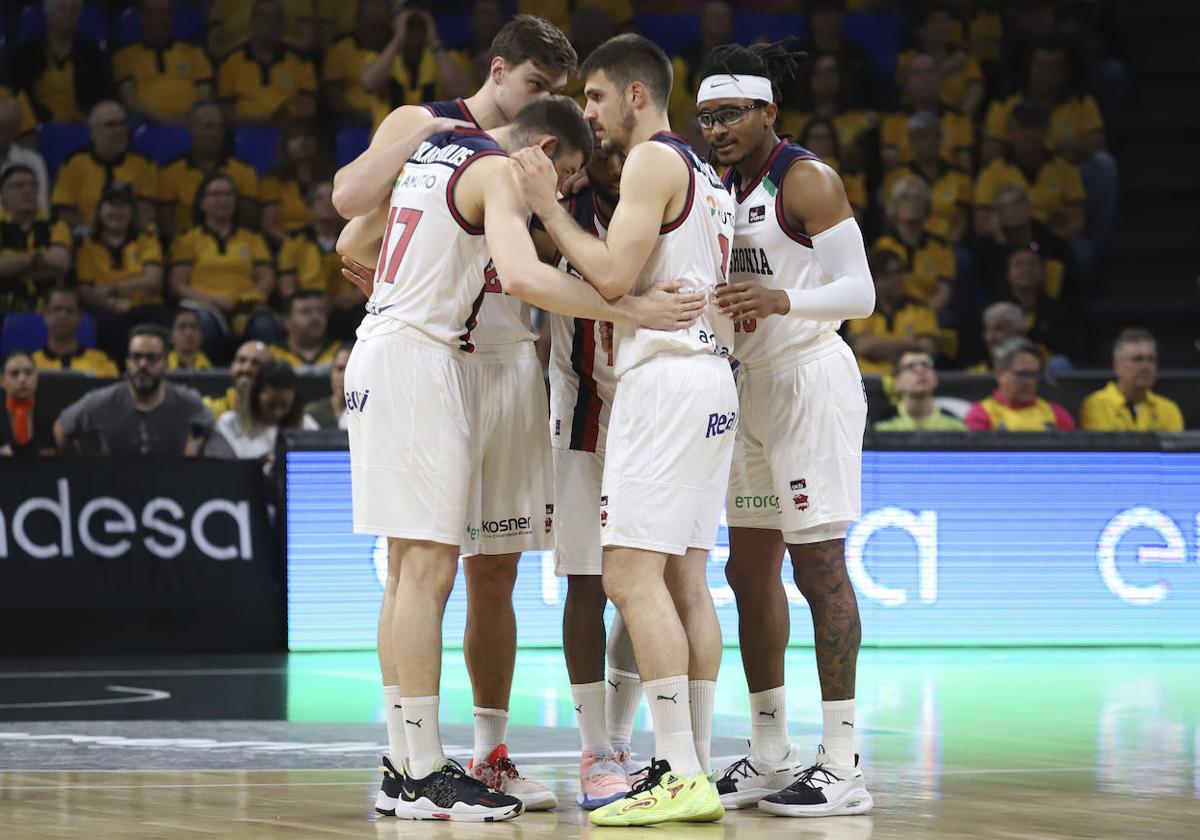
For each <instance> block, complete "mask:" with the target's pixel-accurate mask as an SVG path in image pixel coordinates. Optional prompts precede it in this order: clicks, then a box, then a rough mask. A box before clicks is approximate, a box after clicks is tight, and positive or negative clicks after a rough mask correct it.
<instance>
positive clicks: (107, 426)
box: [54, 324, 213, 457]
mask: <svg viewBox="0 0 1200 840" xmlns="http://www.w3.org/2000/svg"><path fill="white" fill-rule="evenodd" d="M168 350H170V340H169V338H168V335H167V331H166V330H165V329H163V328H162V327H159V326H156V325H151V324H143V325H141V326H137V327H134V328H133V329H132V330H130V332H129V354H128V356H126V358H125V379H124V380H123V381H121V382H117V383H116V384H113V385H108V386H106V387H104V388H98V389H96V390H95V391H91V392H89V393H87V394H85V395H84V396H83V397H82V398H81V399H79V400H78V401H77V402H74V403H72V404H71V405H69V406H67V407H66V408H65V409H64V410H63V413H62V414H61V415H60V416H59V418H58V422H57V423H55V424H54V440H55V442H56V443H57V444H58V448H59V450H60V451H62V452H72V451H73V452H80V453H83V454H86V455H118V456H119V455H163V456H180V455H185V456H188V457H191V456H194V455H197V454H198V453H199V452H200V450H201V449H202V448H203V445H204V440H205V439H206V438H207V437H208V435H209V433H210V432H211V431H212V426H213V417H212V412H210V411H209V410H208V408H206V407H205V405H204V403H202V402H201V401H200V395H199V394H197V393H196V392H195V391H193V390H191V389H190V388H185V387H182V386H180V385H175V384H172V383H170V382H166V381H165V380H164V378H163V377H164V376H165V375H166V373H167V351H168Z"/></svg>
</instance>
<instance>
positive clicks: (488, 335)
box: [472, 261, 537, 353]
mask: <svg viewBox="0 0 1200 840" xmlns="http://www.w3.org/2000/svg"><path fill="white" fill-rule="evenodd" d="M477 321H478V323H477V324H476V326H475V330H474V332H473V333H472V341H473V342H474V344H475V352H476V353H487V352H488V350H490V349H493V348H496V349H499V348H501V347H508V346H510V345H513V344H517V343H519V342H522V341H534V340H536V339H537V333H535V332H534V331H533V307H531V306H530V305H529V304H528V303H526V302H525V301H523V300H521V299H520V298H515V297H513V296H512V295H509V294H507V293H506V292H505V291H504V286H503V285H501V283H500V278H499V277H497V276H496V269H495V268H494V267H493V266H492V264H491V262H490V261H489V262H488V265H487V268H486V270H485V272H484V284H483V302H482V303H481V304H480V307H479V317H478V319H477Z"/></svg>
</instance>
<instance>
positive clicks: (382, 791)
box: [375, 755, 404, 817]
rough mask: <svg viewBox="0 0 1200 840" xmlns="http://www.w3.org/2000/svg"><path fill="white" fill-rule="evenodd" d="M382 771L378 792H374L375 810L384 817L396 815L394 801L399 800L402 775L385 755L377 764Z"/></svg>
mask: <svg viewBox="0 0 1200 840" xmlns="http://www.w3.org/2000/svg"><path fill="white" fill-rule="evenodd" d="M379 769H380V771H381V772H382V773H383V782H382V783H380V785H379V793H377V794H375V810H376V811H378V812H379V813H381V814H383V815H384V816H385V817H394V816H396V803H397V802H399V801H400V790H401V787H402V786H403V784H404V776H403V774H402V773H400V772H399V771H398V770H396V768H395V767H393V766H392V762H391V761H390V760H389V759H388V757H387V756H386V755H385V756H384V757H383V763H382V764H380V765H379Z"/></svg>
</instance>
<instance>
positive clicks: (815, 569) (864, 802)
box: [696, 44, 875, 816]
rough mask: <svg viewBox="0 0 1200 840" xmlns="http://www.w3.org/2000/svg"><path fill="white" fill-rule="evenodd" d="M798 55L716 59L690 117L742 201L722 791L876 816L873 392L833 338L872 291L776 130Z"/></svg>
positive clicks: (849, 232) (805, 158)
mask: <svg viewBox="0 0 1200 840" xmlns="http://www.w3.org/2000/svg"><path fill="white" fill-rule="evenodd" d="M800 58H802V56H801V55H800V54H797V53H792V52H790V51H789V50H788V49H787V48H786V47H785V46H784V45H782V44H772V45H767V46H764V47H754V48H747V47H744V46H741V45H737V44H730V45H726V46H721V47H717V48H715V49H713V50H712V51H711V52H710V53H709V54H708V58H707V60H706V62H705V65H704V67H703V69H702V72H701V74H700V75H701V82H700V90H699V92H698V94H697V97H696V104H697V109H698V110H697V119H698V121H699V123H700V127H701V130H702V131H703V133H704V136H705V139H707V140H708V141H709V143H710V144H711V147H712V154H713V156H714V157H715V158H716V160H717V161H718V162H720V163H721V164H722V165H724V166H726V167H728V171H727V173H726V176H725V179H726V181H725V182H726V185H727V186H728V187H729V189H730V191H731V192H733V194H734V197H735V198H736V202H737V212H736V221H735V228H734V240H733V250H732V253H731V255H730V265H729V284H728V286H725V287H723V288H720V289H719V290H718V293H717V301H718V304H719V305H720V307H721V308H722V310H723V311H724V312H726V313H727V314H729V315H730V316H731V317H732V318H733V320H734V325H735V329H736V333H735V336H734V354H735V355H736V356H737V358H738V359H739V360H740V361H741V373H740V375H739V381H738V396H739V400H740V403H741V417H740V418H739V423H738V430H737V440H736V443H735V449H734V459H733V468H732V471H731V473H730V481H729V492H728V496H727V499H726V509H727V512H728V521H729V542H730V557H729V563H728V565H727V566H726V576H727V577H728V579H729V584H730V586H731V587H732V588H733V591H734V594H735V596H736V598H737V606H738V615H739V622H738V631H739V637H740V641H741V650H742V664H743V667H744V669H745V672H746V680H747V683H748V684H749V688H750V692H751V694H750V709H751V716H752V720H751V739H750V753H749V755H747V756H746V757H745V758H743V759H741V760H740V761H738V762H736V763H734V764H733V765H731V766H730V767H728V768H726V770H725V772H724V774H723V775H722V776H721V778H720V780H719V781H718V783H717V789H718V791H719V792H720V794H721V801H722V804H723V805H724V806H725V807H726V808H744V807H750V806H753V805H754V804H755V803H758V804H759V807H760V808H761V809H762V810H764V811H768V812H770V813H773V814H779V815H785V816H830V815H835V814H859V813H863V812H865V811H868V810H870V808H871V805H872V800H871V795H870V793H868V792H867V789H866V787H865V784H864V781H863V774H862V771H861V770H860V769H859V766H858V755H857V747H856V742H855V737H854V723H855V721H854V680H855V665H856V660H857V657H858V648H859V641H860V639H861V637H862V629H861V625H860V623H859V617H858V605H857V602H856V601H855V597H854V587H853V584H852V583H851V581H850V577H849V575H848V574H847V571H846V563H845V555H844V549H845V538H846V533H847V530H848V527H849V524H850V523H851V522H853V521H855V520H856V519H858V518H859V514H860V507H861V496H860V483H861V468H862V439H863V429H864V425H865V422H866V413H867V407H866V399H865V393H864V391H863V387H862V379H861V377H860V376H859V372H858V366H857V365H856V364H855V360H854V354H853V353H852V352H851V350H850V348H849V347H848V346H847V345H846V343H845V342H844V341H842V339H841V338H840V337H839V336H838V333H837V330H838V328H839V327H840V326H841V323H842V321H843V320H845V319H847V318H863V317H866V316H867V315H870V314H871V312H872V310H873V308H874V305H875V292H874V286H873V284H872V282H871V273H870V269H869V268H868V267H867V257H866V253H865V250H864V248H863V238H862V233H861V232H860V231H859V228H858V223H857V222H856V221H855V220H854V213H853V211H852V210H851V209H850V204H849V202H848V201H847V200H846V192H845V189H844V188H843V186H842V181H841V178H839V177H838V174H837V173H836V172H834V171H833V169H831V168H830V167H828V166H827V165H825V164H824V163H822V162H821V161H820V160H819V159H818V158H817V156H816V155H814V154H812V153H811V152H809V151H808V150H806V149H804V148H802V147H800V146H797V145H794V144H792V143H788V142H786V141H784V140H780V139H779V137H778V135H777V134H776V133H775V119H776V116H777V115H778V111H779V109H778V106H777V105H776V102H778V100H779V94H778V84H777V82H778V80H779V79H780V78H782V77H784V76H786V75H790V74H793V73H794V72H795V70H796V64H797V62H798V60H799V59H800ZM785 549H786V551H787V552H788V553H789V554H790V555H791V559H792V570H793V574H794V577H795V581H796V586H797V587H799V589H800V592H801V593H802V594H803V595H804V597H805V599H806V600H807V601H808V605H809V608H810V610H811V611H812V619H813V630H814V635H815V639H816V656H817V671H818V674H819V676H820V681H821V698H822V704H821V706H822V713H823V718H824V734H823V738H822V746H820V747H818V750H817V757H816V760H815V761H813V762H811V763H809V762H808V761H807V760H805V759H802V758H801V754H800V749H799V748H798V747H796V746H794V745H793V744H792V743H791V741H790V739H789V737H788V732H787V721H786V711H785V702H784V693H785V692H784V676H783V675H784V651H785V649H786V647H787V643H788V635H789V632H790V627H789V620H788V602H787V595H786V593H785V591H784V588H783V584H782V582H781V580H780V571H781V567H782V563H783V554H784V551H785Z"/></svg>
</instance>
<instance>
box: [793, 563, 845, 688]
mask: <svg viewBox="0 0 1200 840" xmlns="http://www.w3.org/2000/svg"><path fill="white" fill-rule="evenodd" d="M845 550H846V541H845V540H827V541H825V542H818V543H810V544H807V545H789V546H788V552H789V553H790V554H791V556H792V571H793V574H794V575H795V580H796V586H797V587H798V588H799V589H800V592H801V594H803V595H804V598H805V600H807V601H808V608H809V609H810V610H811V611H812V620H813V635H814V637H815V639H816V647H817V674H818V675H819V677H820V679H821V699H822V700H848V699H850V698H852V697H853V696H854V675H855V668H856V665H857V663H858V648H859V644H860V643H861V642H862V624H861V623H860V622H859V618H858V601H857V600H856V599H855V597H854V585H853V584H852V583H851V582H850V575H849V574H848V573H847V571H846V554H845Z"/></svg>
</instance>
